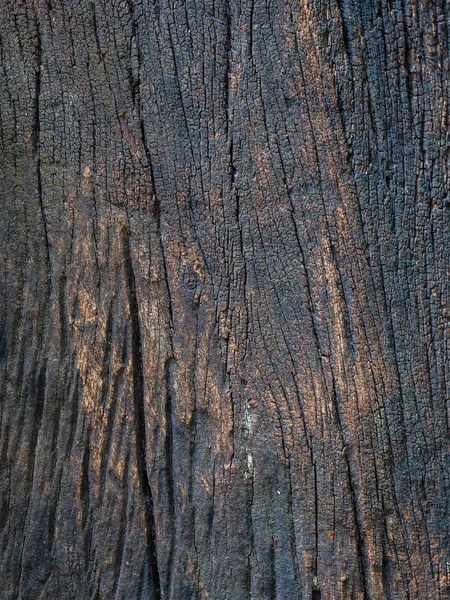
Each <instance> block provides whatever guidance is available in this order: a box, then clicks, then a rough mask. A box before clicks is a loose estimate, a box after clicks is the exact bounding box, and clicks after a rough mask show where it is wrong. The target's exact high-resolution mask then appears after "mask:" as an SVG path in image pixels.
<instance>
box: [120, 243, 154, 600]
mask: <svg viewBox="0 0 450 600" xmlns="http://www.w3.org/2000/svg"><path fill="white" fill-rule="evenodd" d="M123 251H124V259H125V272H126V277H127V279H128V282H127V283H128V293H129V304H130V317H131V338H132V339H131V345H132V362H133V400H134V418H135V427H136V459H137V468H138V473H139V479H140V483H141V488H142V493H143V496H144V511H145V521H146V532H147V552H148V566H149V572H150V580H151V586H152V588H153V597H154V599H155V600H160V599H161V583H160V575H159V567H158V555H157V537H156V523H155V513H154V508H153V494H152V490H151V487H150V480H149V475H148V456H147V440H146V427H145V388H144V366H143V361H142V339H141V327H140V322H139V305H138V300H137V294H136V280H135V275H134V270H133V262H132V257H131V249H130V236H129V232H125V233H124V234H123Z"/></svg>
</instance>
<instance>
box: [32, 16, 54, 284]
mask: <svg viewBox="0 0 450 600" xmlns="http://www.w3.org/2000/svg"><path fill="white" fill-rule="evenodd" d="M35 69H36V70H35V78H34V124H33V138H32V146H33V152H34V155H35V157H36V179H37V191H38V198H39V207H40V211H41V215H42V223H43V227H44V237H45V247H46V252H47V264H48V269H49V272H50V244H49V239H48V230H47V219H46V216H45V210H44V198H43V191H42V173H41V150H40V142H41V91H42V74H41V71H42V41H41V31H40V27H39V22H38V21H37V19H36V67H35ZM49 277H50V274H49Z"/></svg>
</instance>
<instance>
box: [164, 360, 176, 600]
mask: <svg viewBox="0 0 450 600" xmlns="http://www.w3.org/2000/svg"><path fill="white" fill-rule="evenodd" d="M174 362H175V361H174V358H173V357H170V358H168V359H167V361H166V364H165V383H166V407H165V410H166V414H165V418H166V437H165V453H166V462H167V470H166V473H167V492H168V496H169V502H170V506H169V515H170V520H171V524H172V543H171V545H170V550H169V556H168V561H167V580H168V581H167V587H166V596H167V598H170V597H171V596H170V592H171V591H172V580H173V572H172V565H173V554H174V540H175V488H174V475H173V429H172V414H173V408H172V404H173V395H174V394H173V390H174V384H173V377H174V374H173V365H174Z"/></svg>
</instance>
